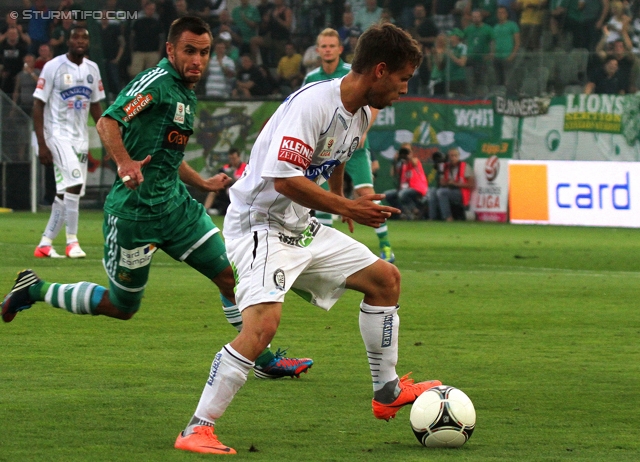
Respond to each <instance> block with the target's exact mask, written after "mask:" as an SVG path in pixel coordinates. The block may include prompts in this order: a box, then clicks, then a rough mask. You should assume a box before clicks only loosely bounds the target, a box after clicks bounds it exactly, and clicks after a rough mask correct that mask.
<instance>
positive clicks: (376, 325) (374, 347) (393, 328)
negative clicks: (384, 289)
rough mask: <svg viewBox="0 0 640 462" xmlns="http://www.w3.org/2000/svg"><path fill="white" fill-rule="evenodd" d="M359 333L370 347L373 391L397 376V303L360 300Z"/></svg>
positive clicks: (368, 352)
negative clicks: (367, 302)
mask: <svg viewBox="0 0 640 462" xmlns="http://www.w3.org/2000/svg"><path fill="white" fill-rule="evenodd" d="M359 321H360V334H361V335H362V340H364V345H365V347H366V348H367V357H368V358H369V369H370V370H371V379H372V380H373V391H378V390H381V389H382V387H384V385H385V384H386V383H387V382H390V381H392V380H395V379H397V378H398V374H396V364H397V363H398V327H399V326H400V317H399V316H398V306H371V305H368V304H366V303H365V302H362V303H360V319H359Z"/></svg>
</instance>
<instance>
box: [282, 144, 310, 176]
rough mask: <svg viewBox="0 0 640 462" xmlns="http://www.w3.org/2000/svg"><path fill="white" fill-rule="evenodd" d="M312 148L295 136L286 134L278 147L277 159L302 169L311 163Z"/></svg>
mask: <svg viewBox="0 0 640 462" xmlns="http://www.w3.org/2000/svg"><path fill="white" fill-rule="evenodd" d="M311 157H313V148H312V147H311V146H309V145H308V144H306V143H305V142H303V141H302V140H299V139H297V138H291V137H288V136H283V137H282V143H280V149H279V150H278V160H282V161H284V162H288V163H290V164H293V165H296V166H298V167H301V168H303V169H306V168H307V167H308V166H309V164H311Z"/></svg>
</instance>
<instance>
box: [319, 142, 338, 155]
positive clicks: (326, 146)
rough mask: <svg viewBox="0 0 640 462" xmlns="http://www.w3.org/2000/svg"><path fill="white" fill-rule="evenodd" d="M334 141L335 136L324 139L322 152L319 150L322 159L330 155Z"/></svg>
mask: <svg viewBox="0 0 640 462" xmlns="http://www.w3.org/2000/svg"><path fill="white" fill-rule="evenodd" d="M335 142H336V139H335V137H330V138H327V139H326V140H325V142H324V148H322V152H320V157H321V158H322V159H326V158H328V157H331V148H333V145H334V144H335Z"/></svg>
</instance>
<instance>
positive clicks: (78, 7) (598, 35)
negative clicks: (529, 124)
mask: <svg viewBox="0 0 640 462" xmlns="http://www.w3.org/2000/svg"><path fill="white" fill-rule="evenodd" d="M19 5H20V6H19V7H17V8H13V9H11V10H7V9H5V11H3V12H2V20H1V22H0V63H1V64H2V74H1V81H0V89H2V91H4V92H5V93H7V94H8V95H10V96H12V97H13V98H14V100H15V101H16V102H17V103H18V104H19V105H20V106H22V107H26V106H28V101H27V102H25V101H22V100H20V98H21V96H20V95H26V94H27V93H28V92H27V91H26V89H25V88H24V86H25V85H27V86H31V84H32V82H31V81H29V80H28V79H26V78H18V75H19V74H20V73H21V72H22V71H23V69H27V68H28V70H31V64H30V63H31V60H34V61H35V62H34V65H33V70H34V73H35V75H37V73H38V70H39V69H42V66H43V64H44V63H45V62H46V61H47V60H49V59H51V58H53V57H55V56H57V55H59V54H62V53H64V52H65V51H66V39H67V38H68V35H69V30H70V27H71V24H72V23H73V20H74V18H78V17H80V16H78V14H79V12H81V11H87V10H92V14H91V15H89V16H88V17H89V18H90V19H89V26H90V28H91V27H92V25H91V22H95V25H94V27H95V28H93V29H91V30H93V31H94V32H95V31H99V35H100V37H95V33H94V37H93V38H92V49H91V53H90V57H91V58H92V59H93V60H95V61H96V62H98V63H99V64H100V65H101V69H102V74H103V76H104V80H105V82H104V83H105V88H106V90H107V94H108V100H109V101H113V99H114V98H115V95H117V93H118V92H119V90H120V89H121V88H122V87H123V86H124V85H125V84H126V83H127V82H128V81H129V80H131V79H132V78H133V77H134V76H135V75H136V74H137V73H139V72H140V71H142V70H144V69H146V68H148V67H152V66H155V65H156V64H157V63H158V61H159V60H160V59H161V58H162V57H163V56H164V54H165V50H164V42H165V40H166V33H167V31H168V29H169V26H170V24H171V22H172V21H173V20H174V19H176V18H178V17H181V16H185V15H188V14H195V15H198V16H200V17H202V18H204V19H205V20H206V21H207V22H209V23H210V25H211V27H212V31H213V33H214V37H215V44H214V47H213V48H212V54H215V58H214V59H211V62H210V65H209V69H208V73H207V76H206V77H205V78H204V79H202V81H201V83H200V85H199V86H198V88H197V94H198V96H200V97H202V96H208V97H212V98H253V97H257V98H269V97H271V96H273V97H281V96H282V95H286V94H288V93H290V92H291V91H293V90H295V89H296V88H298V87H299V86H300V85H301V83H302V81H303V79H304V76H305V74H306V73H307V72H308V71H310V70H312V69H314V68H315V67H318V66H319V64H320V61H319V56H318V54H317V52H316V50H315V38H316V36H317V35H318V33H319V32H320V31H322V30H323V29H324V28H326V27H331V28H334V29H336V30H337V31H338V32H339V34H340V38H341V41H342V45H343V47H344V49H343V53H342V59H343V60H344V61H345V62H347V63H349V62H350V61H351V59H352V57H353V50H354V47H355V44H356V43H357V40H358V37H359V36H360V34H361V33H362V32H363V31H364V30H366V29H367V28H368V27H369V26H370V25H371V24H374V23H379V22H393V23H395V24H396V25H398V26H401V27H403V28H405V29H406V30H408V31H409V32H410V33H411V35H412V36H413V37H414V38H415V39H417V40H418V41H419V42H420V44H421V46H422V49H423V53H424V58H425V59H424V60H423V63H422V65H421V66H420V68H419V69H418V70H417V72H416V78H414V79H412V81H411V84H410V93H411V94H414V95H424V96H430V95H438V96H440V95H442V96H488V95H491V94H492V92H493V93H494V94H499V93H505V94H511V95H520V96H540V95H545V94H558V93H562V92H572V93H576V92H583V91H588V92H592V91H601V89H605V90H606V91H610V92H611V91H613V92H616V93H621V94H622V93H633V92H635V91H636V87H637V84H636V81H637V79H638V74H639V73H638V67H639V66H638V56H640V0H624V1H621V0H588V1H587V0H426V1H416V0H377V1H376V0H346V1H344V0H271V1H270V0H141V1H140V2H139V3H138V2H135V1H122V0H102V1H100V0H96V1H90V0H84V1H83V0H76V1H74V0H32V1H29V0H24V1H22V2H21V3H19ZM96 6H97V7H98V8H97V9H98V10H100V11H101V12H102V15H100V14H97V15H96V14H95V11H96ZM5 8H7V7H5ZM26 12H29V13H28V14H26ZM36 12H39V13H36ZM54 12H63V14H55V13H54ZM107 12H109V13H110V14H107ZM114 12H116V13H117V14H114ZM16 13H17V14H16ZM100 16H102V19H100ZM83 17H84V18H86V17H87V16H83ZM95 18H98V19H95ZM28 55H31V57H29V56H28ZM611 57H613V58H615V61H616V63H617V66H616V65H615V63H614V64H610V65H609V66H608V68H609V70H608V71H607V70H605V68H606V67H607V66H606V63H607V62H611V60H610V59H608V58H611ZM614 67H617V69H615V72H614V71H613V68H614ZM602 91H604V90H602Z"/></svg>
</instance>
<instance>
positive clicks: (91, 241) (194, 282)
mask: <svg viewBox="0 0 640 462" xmlns="http://www.w3.org/2000/svg"><path fill="white" fill-rule="evenodd" d="M47 218H48V214H45V213H40V214H35V215H32V214H28V213H13V214H3V215H0V229H1V230H2V231H1V232H0V255H2V259H1V260H0V294H1V293H5V292H7V291H8V290H9V288H10V287H11V284H12V280H13V278H14V277H15V274H16V271H18V270H20V269H22V268H26V267H31V268H33V269H35V270H36V271H37V273H38V274H39V275H40V276H41V277H42V278H43V279H46V280H50V281H55V282H76V281H79V280H88V281H93V282H98V283H101V284H103V285H106V283H107V278H106V276H105V274H104V271H103V269H102V263H101V257H102V233H101V223H102V215H101V214H100V213H98V212H87V211H82V212H81V218H80V239H81V243H82V247H83V249H84V250H85V251H86V252H87V258H86V259H84V260H69V259H64V260H36V259H34V258H33V257H32V255H33V248H34V246H35V245H36V243H37V242H38V240H39V236H40V233H41V232H42V229H43V228H44V226H45V224H46V221H47ZM218 224H219V225H220V223H219V222H218ZM390 231H391V240H392V243H393V248H394V251H395V254H396V257H397V265H398V267H399V268H400V270H401V272H402V276H403V282H402V296H401V300H400V303H401V310H400V318H401V326H400V359H399V364H398V368H397V369H398V373H399V374H404V373H406V372H408V371H413V372H414V374H413V375H414V377H415V378H416V379H418V380H420V379H427V378H437V379H440V380H442V381H443V382H444V383H446V384H448V385H453V386H456V387H458V388H461V389H462V390H464V391H465V392H466V393H467V394H468V395H469V396H470V397H471V399H472V400H473V402H474V404H475V407H476V412H477V416H478V421H477V426H476V431H475V433H474V435H473V437H472V438H471V440H470V441H469V442H468V443H467V444H466V445H465V446H464V447H462V448H461V449H455V450H434V449H426V448H423V447H421V446H420V445H419V444H418V442H417V440H416V439H415V437H414V436H413V433H412V432H411V429H410V427H409V423H408V419H409V409H403V410H401V411H400V412H399V413H398V416H397V418H396V419H395V420H392V421H391V422H389V423H387V422H384V421H377V420H375V419H374V418H373V416H372V414H371V401H370V400H371V383H370V376H369V370H368V365H367V361H366V354H365V352H364V347H363V344H362V340H361V339H360V334H359V331H358V303H359V301H360V297H359V296H358V294H356V293H347V294H346V295H345V296H344V297H343V298H342V299H341V300H340V301H339V302H338V304H337V305H336V306H335V307H334V308H333V309H332V310H331V311H330V312H329V313H326V312H324V311H322V310H320V309H317V308H314V307H312V306H310V305H307V304H306V303H305V302H303V301H302V300H301V299H299V298H297V297H296V296H295V295H291V296H288V298H287V301H286V303H285V307H284V309H283V317H282V323H281V326H280V329H279V332H278V334H277V336H276V338H275V340H274V342H273V345H274V347H288V348H289V351H290V353H291V354H292V355H302V356H309V357H312V358H313V359H314V360H315V365H314V367H313V368H312V369H311V371H310V373H309V374H307V375H304V376H303V377H302V378H301V379H300V380H280V381H261V380H257V379H255V378H253V377H252V376H251V377H250V378H249V380H248V381H247V384H246V385H245V386H244V387H243V388H242V390H241V391H240V392H239V393H238V395H237V397H236V399H235V400H234V401H233V403H232V404H231V406H230V408H229V409H228V411H227V413H226V415H225V416H224V417H223V418H222V419H220V421H219V423H218V425H217V428H216V432H217V433H218V435H219V436H220V439H221V441H223V442H224V443H225V444H228V445H230V446H232V447H234V448H235V449H236V450H237V451H238V455H237V456H236V457H235V460H250V461H273V460H280V461H287V460H291V461H300V460H312V461H316V460H317V461H358V460H361V461H379V460H387V461H419V460H420V461H423V460H429V461H450V460H451V461H454V460H455V461H506V460H509V461H510V460H523V461H543V460H544V461H562V460H581V461H614V460H615V461H637V460H640V440H639V438H638V430H637V423H638V421H640V411H639V409H640V386H639V385H638V384H639V383H640V353H639V351H640V349H639V348H638V343H639V340H640V310H638V287H639V283H640V264H639V263H638V254H639V251H640V239H639V236H638V231H637V230H632V229H596V228H574V227H550V226H548V227H543V226H537V227H536V226H510V225H504V224H502V225H500V224H482V223H428V222H397V221H394V222H391V223H390ZM355 237H356V238H357V239H359V240H361V241H363V242H365V243H366V244H367V245H369V246H370V247H371V248H375V247H376V239H375V236H374V233H373V231H371V230H368V229H366V228H364V227H361V226H360V227H358V228H357V230H356V233H355ZM57 247H58V250H59V251H62V250H63V249H64V246H63V242H62V239H59V242H58V245H57ZM219 305H220V303H219V301H218V296H217V291H216V290H215V286H213V285H212V284H211V283H210V282H208V281H207V280H206V279H205V278H204V277H202V276H200V275H198V274H197V273H196V272H195V271H193V270H191V269H190V268H188V267H187V266H186V265H184V264H180V263H177V262H174V261H173V260H171V259H170V258H169V257H167V256H166V255H165V254H163V253H162V252H159V253H158V254H157V255H156V256H155V258H154V260H153V267H152V270H151V278H150V281H149V285H148V287H147V291H146V296H145V299H144V301H143V304H142V308H141V310H140V312H139V313H138V314H137V315H136V316H135V317H134V318H133V319H132V320H130V321H117V320H113V319H108V318H104V317H95V318H93V317H90V316H77V315H71V314H69V313H67V312H64V311H61V310H57V309H54V308H51V307H49V306H48V305H46V304H43V303H39V304H37V305H35V306H34V307H33V308H32V309H30V310H28V311H25V312H23V313H21V314H19V315H18V316H17V317H16V319H15V321H13V322H12V323H11V324H7V325H2V326H0V345H1V346H2V355H1V356H0V423H1V424H2V431H1V432H0V460H1V461H27V460H38V461H40V460H47V461H88V460H91V461H131V460H140V461H174V460H176V461H178V460H205V459H211V458H212V457H215V456H204V455H196V454H190V453H184V452H181V451H177V450H174V449H173V442H174V440H175V438H176V436H177V434H178V432H179V431H181V430H182V428H183V427H184V426H185V424H186V423H187V422H188V420H189V418H190V417H191V414H192V412H193V411H194V409H195V406H196V404H197V401H198V398H199V396H200V392H201V390H202V387H203V386H204V382H205V380H206V378H207V375H208V372H209V367H210V365H211V360H212V358H213V355H214V354H215V353H216V352H217V351H218V350H219V349H220V347H221V346H222V345H224V344H225V343H227V342H228V341H230V340H231V339H232V338H233V336H234V332H235V331H234V330H233V329H232V328H231V327H230V326H229V325H228V324H227V322H226V320H225V318H224V315H223V314H222V311H221V309H220V308H219Z"/></svg>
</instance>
